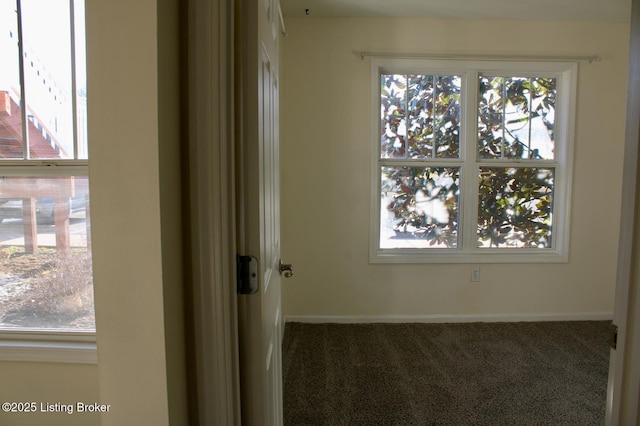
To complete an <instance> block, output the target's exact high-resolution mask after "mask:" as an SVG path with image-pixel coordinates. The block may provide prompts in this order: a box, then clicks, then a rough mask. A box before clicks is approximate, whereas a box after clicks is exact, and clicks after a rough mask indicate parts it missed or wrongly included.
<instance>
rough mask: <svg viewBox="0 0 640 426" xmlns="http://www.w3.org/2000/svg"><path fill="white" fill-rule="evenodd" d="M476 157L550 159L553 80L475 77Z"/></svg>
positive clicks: (552, 137)
mask: <svg viewBox="0 0 640 426" xmlns="http://www.w3.org/2000/svg"><path fill="white" fill-rule="evenodd" d="M479 88H480V89H479V105H478V156H479V157H480V158H485V159H486V158H516V159H553V150H554V128H555V102H556V90H555V79H553V78H528V77H489V76H480V78H479Z"/></svg>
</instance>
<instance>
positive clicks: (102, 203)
mask: <svg viewBox="0 0 640 426" xmlns="http://www.w3.org/2000/svg"><path fill="white" fill-rule="evenodd" d="M178 4H179V3H178V2H177V1H175V0H157V1H156V0H144V1H136V2H131V1H128V0H115V1H109V2H104V1H99V0H90V1H88V4H87V32H88V34H87V35H88V37H87V41H88V73H89V76H88V81H89V88H88V93H89V139H90V150H91V152H90V156H91V159H90V165H89V173H90V185H91V197H92V198H91V203H92V212H91V213H92V237H93V258H94V283H95V294H96V327H97V339H98V360H99V363H98V369H99V373H100V377H99V385H100V398H101V401H102V402H103V403H105V404H111V405H112V407H113V408H112V410H111V411H110V413H109V414H105V415H104V416H103V418H102V422H103V423H102V424H104V425H138V424H153V425H167V424H169V420H170V418H171V419H172V420H173V423H174V424H181V423H182V424H185V423H186V418H185V415H186V414H185V413H186V395H184V394H183V395H178V396H176V394H175V393H174V392H173V391H174V390H177V391H178V392H182V391H183V390H184V388H185V372H184V371H185V365H184V357H183V353H181V351H182V350H183V348H184V344H183V341H182V338H183V336H182V330H183V320H182V314H181V312H182V311H181V309H182V298H181V289H182V281H181V278H182V277H181V274H182V272H181V256H182V250H181V246H180V231H179V226H180V215H179V211H180V203H179V202H178V201H177V200H179V199H180V189H179V188H180V184H179V181H177V180H176V179H179V161H180V157H179V154H178V153H179V151H178V149H177V148H178V146H179V105H178V102H177V100H178V97H179V96H178V94H179V79H178V78H176V76H177V66H178V65H177V64H178V51H177V40H178V34H177V23H178V17H179V15H178V14H177V12H176V11H177V9H176V7H177V5H178ZM161 167H162V173H161ZM172 178H173V179H172ZM163 230H166V231H167V232H166V233H163ZM165 315H167V316H165ZM165 321H166V324H165ZM169 386H171V387H172V389H171V391H169V389H168V387H169Z"/></svg>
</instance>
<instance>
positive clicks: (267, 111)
mask: <svg viewBox="0 0 640 426" xmlns="http://www.w3.org/2000/svg"><path fill="white" fill-rule="evenodd" d="M277 8H278V3H277V0H243V1H241V2H240V3H239V7H238V8H237V9H236V14H237V15H236V28H237V30H236V42H237V43H240V44H239V45H238V46H237V48H236V53H239V52H241V55H238V56H237V58H236V63H235V75H236V79H237V81H236V93H237V94H238V95H237V97H236V112H237V115H236V119H237V126H236V139H237V141H238V145H237V150H236V154H237V158H236V166H237V169H238V170H237V180H236V184H237V187H238V190H239V193H238V196H237V200H238V206H237V209H238V211H237V213H238V250H239V252H240V254H241V255H244V256H252V257H254V258H255V259H256V260H257V269H256V270H255V272H256V273H257V274H256V275H257V276H256V277H255V279H256V284H257V291H256V292H255V293H254V294H244V295H239V296H238V321H239V333H240V393H241V407H242V423H243V424H245V425H280V424H282V369H281V365H282V363H281V347H282V321H281V313H280V282H281V267H280V190H279V188H280V182H279V177H280V171H279V151H278V133H279V132H278V120H279V116H278V110H279V106H278V88H279V81H278V35H279V31H278V26H277V25H278V24H279V22H278V20H277V18H278V15H277V10H278V9H277ZM240 49H241V50H240Z"/></svg>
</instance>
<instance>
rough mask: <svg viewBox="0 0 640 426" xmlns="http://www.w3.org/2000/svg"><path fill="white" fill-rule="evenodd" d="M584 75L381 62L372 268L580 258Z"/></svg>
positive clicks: (523, 66) (562, 67)
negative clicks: (579, 132) (573, 212)
mask: <svg viewBox="0 0 640 426" xmlns="http://www.w3.org/2000/svg"><path fill="white" fill-rule="evenodd" d="M576 72H577V66H576V64H574V63H561V62H550V63H540V62H502V61H501V62H497V61H496V62H488V61H484V62H480V61H432V60H399V59H388V60H373V61H372V81H373V87H372V93H373V96H372V116H373V119H372V122H373V135H374V136H373V143H374V147H373V158H372V167H373V173H372V176H374V178H373V183H372V202H371V206H372V207H371V212H372V213H371V241H370V260H371V261H372V262H398V263H404V262H495V263H500V262H562V261H566V260H567V258H568V236H569V207H570V188H571V164H572V158H571V156H572V145H573V126H574V124H573V123H574V112H573V111H574V106H575V85H576Z"/></svg>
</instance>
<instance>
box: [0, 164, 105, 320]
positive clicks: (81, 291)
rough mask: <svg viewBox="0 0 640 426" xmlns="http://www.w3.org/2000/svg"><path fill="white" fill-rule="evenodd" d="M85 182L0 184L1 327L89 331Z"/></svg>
mask: <svg viewBox="0 0 640 426" xmlns="http://www.w3.org/2000/svg"><path fill="white" fill-rule="evenodd" d="M88 195H89V188H88V179H87V178H86V177H75V178H74V177H59V178H3V179H1V180H0V220H1V222H0V328H5V329H7V328H8V329H17V328H30V329H33V328H42V329H95V321H94V309H93V278H92V269H91V250H90V224H89V215H88V199H89V198H88Z"/></svg>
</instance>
